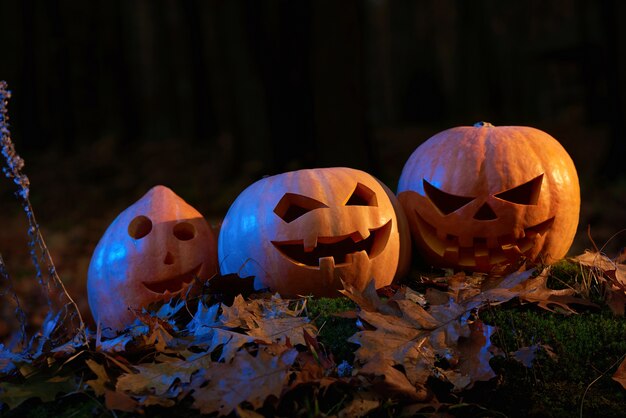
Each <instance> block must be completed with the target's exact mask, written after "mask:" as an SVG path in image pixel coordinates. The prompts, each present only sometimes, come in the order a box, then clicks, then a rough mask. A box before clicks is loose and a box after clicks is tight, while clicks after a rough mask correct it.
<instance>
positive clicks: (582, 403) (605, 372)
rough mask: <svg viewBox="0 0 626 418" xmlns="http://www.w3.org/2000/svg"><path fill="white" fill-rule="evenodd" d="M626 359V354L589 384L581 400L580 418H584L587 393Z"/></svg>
mask: <svg viewBox="0 0 626 418" xmlns="http://www.w3.org/2000/svg"><path fill="white" fill-rule="evenodd" d="M625 357H626V354H624V355H622V356H621V357H620V358H618V359H617V361H616V362H615V363H613V364H611V365H610V366H609V367H608V368H607V369H606V370H605V371H604V372H603V373H601V374H600V376H598V377H596V378H595V379H593V381H592V382H591V383H589V384H588V385H587V388H586V389H585V392H584V393H583V396H582V398H581V400H580V411H579V412H580V414H579V416H580V418H582V417H583V405H584V404H585V396H587V392H588V391H589V389H590V388H591V386H592V385H593V384H594V383H596V382H597V381H598V380H600V379H601V378H602V377H603V376H605V375H606V374H607V373H608V372H609V371H610V370H611V369H612V368H613V367H615V366H617V365H618V364H619V363H621V362H622V361H623V360H624V358H625Z"/></svg>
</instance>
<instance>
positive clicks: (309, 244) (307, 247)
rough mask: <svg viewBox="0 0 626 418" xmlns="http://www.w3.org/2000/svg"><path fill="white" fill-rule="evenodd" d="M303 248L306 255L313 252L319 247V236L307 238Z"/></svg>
mask: <svg viewBox="0 0 626 418" xmlns="http://www.w3.org/2000/svg"><path fill="white" fill-rule="evenodd" d="M302 246H303V247H304V252H306V253H310V252H311V251H313V250H314V249H315V247H317V235H314V234H312V235H311V236H308V237H306V238H305V239H304V240H303V242H302Z"/></svg>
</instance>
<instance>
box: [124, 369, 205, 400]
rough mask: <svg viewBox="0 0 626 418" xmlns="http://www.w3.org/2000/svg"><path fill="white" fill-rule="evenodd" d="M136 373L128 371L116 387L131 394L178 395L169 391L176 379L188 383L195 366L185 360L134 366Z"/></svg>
mask: <svg viewBox="0 0 626 418" xmlns="http://www.w3.org/2000/svg"><path fill="white" fill-rule="evenodd" d="M134 369H135V373H132V374H130V373H126V374H123V375H121V376H120V377H119V378H118V379H117V383H116V385H115V389H116V390H117V391H118V392H124V393H127V394H129V395H135V396H139V395H156V396H166V395H169V396H176V395H177V393H174V394H171V393H168V391H169V389H170V387H172V385H173V384H174V381H175V380H176V379H178V380H180V381H182V382H184V383H188V382H189V381H190V379H191V374H192V373H193V372H194V371H197V369H196V370H194V369H195V367H194V365H193V363H189V362H187V361H184V360H179V361H176V362H168V363H151V364H142V365H136V366H134Z"/></svg>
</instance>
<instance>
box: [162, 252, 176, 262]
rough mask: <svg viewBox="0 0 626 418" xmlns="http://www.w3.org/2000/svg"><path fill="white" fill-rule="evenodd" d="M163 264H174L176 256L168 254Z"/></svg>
mask: <svg viewBox="0 0 626 418" xmlns="http://www.w3.org/2000/svg"><path fill="white" fill-rule="evenodd" d="M163 263H165V264H174V256H173V255H172V253H171V252H169V251H168V252H167V254H165V258H164V259H163Z"/></svg>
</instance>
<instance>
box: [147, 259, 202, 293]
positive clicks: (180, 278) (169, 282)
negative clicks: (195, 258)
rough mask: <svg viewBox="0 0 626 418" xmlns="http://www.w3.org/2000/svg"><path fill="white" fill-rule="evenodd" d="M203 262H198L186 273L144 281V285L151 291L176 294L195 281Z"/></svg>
mask: <svg viewBox="0 0 626 418" xmlns="http://www.w3.org/2000/svg"><path fill="white" fill-rule="evenodd" d="M200 267H202V263H200V264H198V266H197V267H194V268H193V269H191V270H190V271H188V272H186V273H182V274H179V275H177V276H174V277H172V278H169V279H165V280H160V281H158V282H143V285H144V286H145V287H146V288H147V289H148V290H149V291H151V292H154V293H160V294H167V293H170V294H174V293H177V292H180V291H181V290H182V289H183V288H184V287H186V286H187V285H188V284H189V283H191V282H192V281H193V279H195V278H196V277H197V276H198V272H200Z"/></svg>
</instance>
